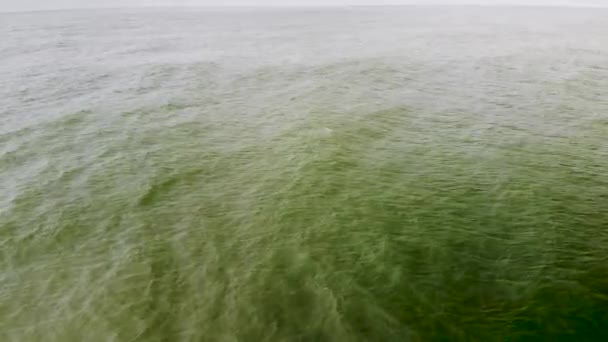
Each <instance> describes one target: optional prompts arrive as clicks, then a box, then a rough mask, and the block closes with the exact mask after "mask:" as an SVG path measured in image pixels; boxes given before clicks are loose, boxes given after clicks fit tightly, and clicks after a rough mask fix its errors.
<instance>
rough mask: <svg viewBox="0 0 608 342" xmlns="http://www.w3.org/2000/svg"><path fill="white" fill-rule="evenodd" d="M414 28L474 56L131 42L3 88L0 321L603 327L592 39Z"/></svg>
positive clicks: (580, 337)
mask: <svg viewBox="0 0 608 342" xmlns="http://www.w3.org/2000/svg"><path fill="white" fill-rule="evenodd" d="M425 13H426V12H425ZM585 13H586V15H589V16H593V14H590V13H587V12H585ZM79 15H84V14H79ZM107 15H110V14H107ZM114 15H116V14H112V16H114ZM130 15H132V14H130ZM148 15H151V14H148ZM158 15H161V14H158ZM180 15H181V16H185V14H183V13H181V14H179V13H178V14H173V17H171V16H170V17H168V18H172V20H177V19H175V18H178V19H179V20H184V19H183V18H182V17H180ZM192 15H195V14H192ZM196 15H202V14H200V13H199V14H196ZM225 15H226V16H230V15H236V14H225ZM290 15H293V16H295V17H297V18H299V16H304V18H307V17H306V15H311V14H290ZM332 15H334V16H337V17H338V19H339V18H342V17H340V15H339V14H335V13H334V14H332ZM354 15H355V14H348V15H346V17H347V18H351V17H350V16H354ZM357 15H358V16H362V17H363V18H368V19H369V15H371V14H365V13H359V14H357ZM375 15H378V16H380V18H382V20H381V21H382V22H385V20H386V19H387V18H388V19H390V18H393V19H395V18H394V14H391V13H385V12H381V14H378V13H376V14H375ZM528 15H529V16H532V17H534V16H536V15H538V13H533V14H529V13H528ZM140 16H141V18H147V17H146V16H145V14H140ZM579 16H582V18H587V17H586V16H583V15H582V14H579ZM127 17H128V16H127ZM271 17H272V18H275V17H274V14H273V16H271ZM330 17H331V16H330ZM75 18H77V19H78V20H81V19H79V18H80V17H79V16H76V17H75ZM129 18H130V17H129ZM136 18H140V17H137V16H136ZM188 18H190V17H188ZM355 18H358V17H355ZM374 18H375V17H374ZM458 18H459V16H458V15H456V19H455V18H452V19H451V20H455V23H454V24H453V25H454V27H458V25H457V24H458V23H460V21H459V20H461V19H458ZM568 18H570V17H568ZM577 18H578V19H580V18H579V17H576V16H574V19H572V20H573V21H574V22H575V23H576V25H578V24H580V22H579V21H576V20H575V19H577ZM156 19H158V18H156ZM156 19H155V20H156ZM338 19H336V20H338ZM578 19H577V20H578ZM74 20H75V19H74ZM82 20H84V19H82ZM141 20H143V19H141ZM273 20H279V19H276V18H275V19H273ZM286 20H287V19H286ZM323 20H325V19H323ZM333 20H334V19H332V22H333ZM339 20H346V19H344V18H342V19H339ZM339 20H338V22H340V21H339ZM349 20H350V19H349ZM378 20H379V19H378ZM395 20H397V19H395ZM556 20H557V19H556ZM580 20H581V21H584V20H582V19H580ZM84 21H86V20H84ZM397 21H398V20H397ZM349 22H350V21H349ZM372 22H373V23H375V24H378V25H380V24H379V22H377V21H372ZM584 22H588V21H584ZM79 23H80V22H79ZM273 23H274V22H273ZM556 23H562V21H559V20H557V21H556ZM165 24H166V23H165ZM274 24H276V23H274ZM274 24H273V25H274ZM73 25H75V27H77V28H78V27H81V26H80V25H84V26H83V27H88V26H87V25H92V24H88V23H87V24H86V25H85V24H82V23H80V24H73ZM116 25H118V24H116ZM141 25H143V24H141ZM201 25H203V24H201ZM205 25H208V24H204V25H203V26H201V27H202V28H200V30H202V29H203V28H206V27H207V26H205ZM259 25H262V24H259ZM328 25H329V24H328ZM352 25H354V24H352ZM385 25H388V24H385ZM417 25H418V24H417ZM419 25H422V26H425V25H430V24H426V23H425V24H419ZM514 25H515V24H514ZM517 25H518V24H517ZM572 25H574V24H572ZM254 26H255V25H254ZM557 26H558V25H557V24H556V27H557ZM68 27H70V26H68ZM118 27H120V26H118ZM144 27H147V26H145V25H144ZM255 27H257V26H255ZM304 27H308V26H306V25H304V26H302V27H300V26H297V27H296V28H292V29H290V30H295V31H294V32H295V33H293V34H294V35H296V36H297V35H299V34H303V35H304V34H305V33H302V32H308V31H305V30H304ZM425 27H426V26H425ZM577 27H578V26H577ZM63 29H64V30H65V28H63ZM224 29H225V28H224V27H220V28H217V30H219V31H222V32H223V30H224ZM351 29H354V30H355V31H356V32H359V31H357V30H358V29H360V28H358V26H356V27H355V28H352V27H349V30H351ZM386 29H387V28H386V27H383V30H386ZM545 29H546V30H548V31H549V32H553V31H551V30H553V29H555V28H554V27H553V26H551V30H549V29H547V28H545ZM68 30H71V29H68ZM105 30H106V29H105V28H104V30H102V31H100V32H106V31H105ZM115 30H118V29H115ZM125 30H127V29H125ZM129 30H131V28H129ZM181 30H184V31H187V28H186V26H182V27H181ZM317 30H319V32H321V33H324V32H326V31H328V30H329V29H328V27H326V26H320V28H317ZM471 30H472V31H475V32H478V30H479V28H478V27H477V26H473V27H472V28H471ZM555 30H557V29H555ZM70 32H71V31H70ZM197 32H198V31H197ZM201 32H202V31H201ZM271 32H274V31H271ZM287 32H290V33H291V32H292V31H287ZM332 32H333V31H332ZM405 32H410V29H409V28H407V29H404V32H401V33H400V34H401V35H407V34H406V33H405ZM359 33H360V34H363V33H362V31H361V32H359ZM104 34H105V33H104ZM241 34H244V33H238V34H237V37H238V35H241ZM255 34H256V35H258V34H259V32H257V31H256V33H255ZM336 34H337V33H336ZM374 34H378V35H381V36H382V37H385V35H384V34H381V32H378V33H374ZM425 34H426V35H429V37H434V38H433V39H435V40H436V41H439V42H441V43H443V44H446V45H445V47H446V49H449V48H453V49H456V50H458V49H460V48H463V49H464V48H467V47H475V48H476V49H478V50H475V51H473V52H471V55H473V56H475V59H474V60H473V61H471V60H470V56H461V57H454V58H456V59H455V60H451V61H450V62H449V63H448V64H447V65H446V64H445V63H447V62H445V61H444V60H442V59H441V58H440V57H438V59H437V60H429V61H426V62H421V60H424V59H425V58H426V57H424V56H427V55H426V53H429V54H430V53H431V51H427V50H422V52H421V54H422V55H423V57H422V59H421V60H418V59H417V58H420V57H415V56H413V57H409V59H408V58H406V56H410V54H409V52H403V51H402V52H401V53H402V56H397V57H383V58H379V57H373V58H372V57H368V56H367V57H366V56H360V55H357V56H359V57H358V58H356V59H355V60H354V61H353V60H352V59H351V60H344V59H340V58H343V57H339V59H340V61H339V62H336V61H327V60H324V59H323V58H333V57H317V58H318V59H317V60H315V62H314V63H312V64H306V63H305V62H302V63H303V64H298V65H297V66H293V65H289V66H285V65H276V66H260V65H254V66H251V65H248V66H247V67H243V68H242V69H239V70H241V72H242V73H241V74H238V75H236V74H235V73H233V70H232V69H230V67H229V66H227V65H228V64H230V63H228V62H226V65H223V64H222V66H221V67H219V69H218V67H217V65H213V64H208V63H202V62H196V63H193V62H191V61H187V62H184V61H181V62H179V63H177V62H176V63H175V64H167V63H166V62H163V63H161V62H158V61H154V62H151V64H141V65H140V64H128V63H139V62H136V61H140V60H142V59H144V58H152V57H151V56H154V57H155V58H160V57H158V56H159V54H161V55H162V53H161V52H158V51H157V50H152V52H147V53H142V55H141V56H137V57H136V58H135V57H134V58H133V59H132V60H129V61H121V63H116V64H111V63H110V62H106V64H103V68H106V69H107V70H113V72H115V74H114V73H112V72H109V75H110V76H104V77H101V76H100V77H101V78H95V77H93V76H91V75H89V74H86V73H85V74H83V73H74V74H73V76H70V77H73V79H72V81H73V82H76V80H77V81H78V82H80V83H78V84H79V85H80V87H81V88H78V89H81V90H80V91H82V93H78V92H77V93H76V95H74V97H73V98H72V97H66V98H65V99H64V98H61V97H60V98H59V100H57V101H60V102H48V103H47V102H44V101H46V100H42V99H41V98H38V99H35V100H32V101H29V102H28V101H25V100H24V97H26V96H30V95H27V94H25V95H23V94H21V95H18V94H16V95H14V97H12V98H9V99H14V101H13V102H6V103H7V107H6V108H8V109H7V110H6V112H4V113H5V118H6V119H5V120H4V121H3V126H2V128H3V129H2V136H1V137H0V144H2V156H1V159H0V171H2V183H1V184H2V186H3V191H2V193H3V194H2V196H3V197H2V198H1V200H2V202H1V203H2V211H1V212H0V225H1V227H2V228H1V230H0V246H1V253H0V266H1V267H2V268H1V269H2V271H1V272H0V340H2V341H604V340H607V339H608V263H607V258H608V230H607V228H608V207H607V205H608V177H607V174H606V170H608V158H607V156H608V145H607V144H606V141H607V140H606V138H607V137H608V120H607V119H606V116H605V115H606V113H607V112H606V109H608V107H607V105H608V103H607V102H606V100H605V98H603V97H602V96H601V91H602V89H605V86H606V82H605V80H606V79H605V78H602V75H606V73H605V72H606V69H602V68H600V67H598V66H597V65H600V64H597V63H599V62H596V61H597V60H599V59H600V57H601V56H605V55H604V54H603V53H604V52H606V51H605V49H604V50H598V51H599V52H597V53H594V52H589V50H582V48H581V50H577V52H576V54H574V52H572V54H570V55H568V54H565V55H560V54H559V53H557V52H560V51H561V52H564V50H562V49H563V47H562V45H560V44H562V43H563V44H575V43H574V42H575V41H577V39H579V37H578V36H577V35H576V34H574V33H573V34H572V36H565V37H562V39H565V43H564V41H563V40H556V42H557V43H555V46H553V45H551V46H545V47H543V48H542V49H541V50H529V48H530V47H529V46H531V45H532V44H533V42H532V41H534V39H533V38H534V37H536V36H531V38H529V39H530V45H526V44H527V43H526V42H524V43H522V44H524V47H525V48H522V47H521V46H519V45H516V46H515V47H514V45H505V47H503V48H502V49H505V50H508V51H511V50H514V51H517V54H515V55H511V56H510V57H508V58H507V57H504V56H503V55H502V54H501V53H497V52H487V50H486V49H484V48H481V47H479V46H478V45H476V44H481V43H480V41H473V42H471V41H467V40H464V41H460V42H453V31H452V28H451V26H450V28H449V29H446V31H445V32H444V31H442V30H441V29H438V31H433V32H432V33H425ZM337 35H338V36H339V34H337ZM287 36H288V37H289V35H287ZM94 37H96V38H95V39H98V40H99V42H105V40H104V39H105V38H104V37H106V36H104V35H102V34H101V33H99V36H97V35H94ZM288 37H287V38H288ZM340 37H341V38H339V39H338V38H336V39H338V40H337V41H338V42H339V43H340V44H343V45H344V46H351V47H352V44H354V43H353V42H352V41H350V40H349V39H350V38H348V37H350V36H347V38H344V36H340ZM364 37H365V36H364ZM497 37H498V38H497V39H499V40H500V41H501V42H503V43H504V42H510V43H512V44H516V43H513V42H512V40H511V36H509V35H507V36H501V35H499V36H497ZM524 37H525V36H524ZM85 38H86V39H89V36H85ZM102 38H103V39H102ZM283 38H284V39H287V38H285V37H283ZM283 38H281V39H283ZM83 39H84V38H83ZM142 39H143V38H142ZM150 39H151V38H150ZM189 39H193V38H189ZM266 39H269V40H270V41H266ZM318 39H319V38H318V37H317V38H312V41H307V44H309V45H310V44H312V45H310V49H311V51H315V50H314V48H315V47H317V45H314V44H315V42H318ZM340 39H346V41H343V40H340ZM386 39H388V38H386ZM444 39H445V40H444ZM478 39H485V38H478ZM569 39H571V40H569ZM598 39H599V38H598ZM287 40H288V39H287ZM287 40H286V41H282V40H281V43H280V44H279V46H280V48H287V49H288V50H289V45H288V44H289V43H288V42H287ZM448 41H449V42H451V43H447V42H448ZM127 42H128V41H127ZM260 42H261V43H260V44H266V43H268V44H270V45H276V44H277V42H276V37H274V36H270V37H267V38H260ZM585 42H587V41H583V40H581V42H579V44H582V45H584V44H587V43H585ZM82 44H84V43H82ZM116 44H118V43H116ZM125 44H126V43H125ZM167 44H168V43H167ZM215 44H220V43H217V42H216V43H215ZM222 44H227V43H222ZM281 44H282V45H281ZM297 44H303V43H302V42H299V43H297ZM409 44H414V45H416V44H420V47H422V46H426V45H425V44H426V43H425V42H424V41H417V42H413V43H409ZM450 44H455V46H454V45H450ZM588 44H592V43H588ZM270 45H268V46H270ZM549 45H550V44H549ZM87 46H88V45H87ZM118 46H119V47H120V46H122V45H118ZM218 46H221V49H224V50H226V51H232V50H230V47H227V45H221V44H220V45H218ZM383 46H389V44H384V45H383ZM585 46H587V45H585ZM91 48H93V47H91ZM174 48H175V47H173V46H172V47H171V49H174ZM115 49H116V50H117V51H120V50H119V49H118V47H115ZM183 49H186V47H183ZM218 49H220V47H218ZM239 49H240V47H239ZM543 49H544V50H543ZM172 51H173V50H172ZM201 51H207V50H201ZM331 51H333V50H331ZM408 51H409V50H408ZM500 51H502V50H500ZM530 51H535V52H534V53H532V52H530ZM556 51H557V52H556ZM334 52H335V51H334ZM385 52H386V51H385ZM54 53H59V52H54ZM70 53H72V52H70ZM117 53H118V52H117ZM336 53H337V52H336ZM494 53H496V54H497V55H493V54H494ZM535 53H536V54H542V56H544V57H543V58H539V57H538V56H537V55H535ZM486 54H488V55H486ZM385 55H386V56H388V55H390V54H389V53H388V52H386V53H385ZM499 55H500V56H499ZM162 56H164V57H163V58H167V60H173V59H175V58H176V57H175V56H174V55H172V54H171V55H162ZM571 56H575V57H571ZM598 56H600V57H598ZM74 58H76V57H74ZM78 58H89V57H82V56H80V57H78ZM113 58H116V59H118V57H113ZM197 58H199V57H197ZM200 58H202V57H200ZM231 58H233V59H230V58H229V61H230V62H231V63H237V61H239V60H240V59H239V58H241V56H240V55H238V54H237V53H235V55H234V56H233V57H231ZM75 60H77V61H79V63H80V64H78V65H79V67H81V68H84V65H86V66H88V67H87V68H84V69H82V70H88V71H89V72H92V73H93V74H94V72H93V71H92V70H96V69H93V66H92V65H96V64H92V62H91V61H90V60H88V59H84V60H80V59H75ZM252 60H253V59H252ZM507 60H508V61H509V63H504V62H505V61H507ZM412 61H414V62H412ZM416 61H418V62H416ZM123 63H127V64H128V65H131V68H132V69H133V70H136V71H133V72H136V73H135V74H132V73H129V71H127V70H125V69H124V66H123ZM217 63H220V62H217ZM252 63H254V62H252ZM315 63H316V64H315ZM416 63H418V64H416ZM522 65H523V67H521V68H523V69H514V67H513V66H518V68H519V66H522ZM96 67H100V66H99V65H96ZM49 68H50V66H49ZM49 70H50V69H49ZM78 70H80V69H78ZM104 70H105V69H104ZM243 70H246V71H243ZM119 71H120V72H119ZM49 72H51V71H49ZM57 72H58V73H66V72H67V71H65V69H58V71H57ZM95 72H97V71H95ZM137 73H141V74H142V75H144V74H145V75H147V76H146V77H148V78H141V79H140V80H139V81H137V82H139V83H137V82H135V84H139V88H136V89H134V88H132V87H133V86H132V83H129V82H127V81H128V80H130V79H132V78H135V79H136V78H137V77H136V76H137V75H139V74H137ZM463 74H464V75H467V77H464V78H462V77H461V76H462V75H463ZM530 74H533V75H534V77H533V78H532V79H533V81H530V78H529V75H530ZM83 75H84V76H83ZM95 75H96V74H95ZM564 75H566V76H564ZM30 77H37V76H30ZM78 77H81V78H83V77H84V78H86V79H87V80H88V77H93V78H92V80H94V81H95V82H99V84H100V85H99V87H98V88H97V87H92V88H87V87H88V86H87V84H88V83H85V82H84V80H83V79H80V78H78ZM121 77H123V78H124V79H123V78H121ZM108 78H109V79H112V80H114V79H115V80H116V81H112V83H111V86H110V85H109V84H107V83H104V82H106V81H104V80H106V79H108ZM54 80H55V79H52V78H51V79H49V80H46V79H45V80H38V81H39V82H43V81H44V82H51V83H52V82H55V81H56V80H55V81H54ZM91 82H93V81H91ZM530 82H532V83H530ZM44 84H46V83H44ZM48 84H50V83H48ZM31 87H33V88H31V89H30V90H32V91H33V90H36V89H37V88H35V86H34V85H31ZM75 87H76V86H75ZM602 87H604V88H602ZM64 88H65V89H67V90H66V92H68V93H70V92H72V91H75V90H73V89H72V88H70V87H69V86H68V84H67V83H66V84H61V85H60V86H59V89H64ZM108 88H111V89H114V92H104V91H105V90H104V89H108ZM43 89H45V90H44V91H48V92H51V93H49V94H46V93H43V94H46V95H49V96H51V95H52V96H53V99H56V98H57V96H60V94H63V93H54V91H58V90H56V89H54V88H49V87H46V86H44V87H43V86H41V88H40V91H41V92H42V91H43ZM30 90H23V91H21V92H22V93H27V92H28V91H30ZM133 94H137V96H135V95H133ZM19 96H24V97H19ZM31 96H37V95H31ZM40 96H42V95H40ZM61 96H63V95H61ZM65 96H68V95H65ZM70 96H71V95H70ZM33 98H34V97H33ZM70 99H75V100H70ZM49 101H50V100H49ZM53 101H55V100H53ZM61 101H62V102H61ZM69 101H72V102H69ZM32 103H34V104H32ZM25 112H28V113H34V114H35V115H34V114H32V115H33V116H19V115H17V114H19V113H25ZM11 115H13V116H11Z"/></svg>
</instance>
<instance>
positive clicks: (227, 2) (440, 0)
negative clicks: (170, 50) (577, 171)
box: [0, 0, 608, 11]
mask: <svg viewBox="0 0 608 342" xmlns="http://www.w3.org/2000/svg"><path fill="white" fill-rule="evenodd" d="M402 4H403V5H406V4H418V5H421V4H422V5H424V4H448V5H457V4H468V5H555V6H602V7H608V0H0V11H24V10H25V11H28V10H47V9H65V8H100V7H101V8H102V7H138V6H344V5H402Z"/></svg>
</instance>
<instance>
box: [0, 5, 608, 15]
mask: <svg viewBox="0 0 608 342" xmlns="http://www.w3.org/2000/svg"><path fill="white" fill-rule="evenodd" d="M381 7H481V8H492V7H499V8H505V7H511V8H520V7H521V8H570V9H591V8H593V9H608V4H607V5H599V4H598V5H595V4H557V5H553V4H545V5H541V4H382V5H373V4H371V5H289V4H288V5H255V6H243V5H205V6H202V5H201V6H197V5H181V6H179V5H178V6H175V5H148V6H124V7H115V6H109V7H104V6H92V7H65V8H43V9H15V10H0V13H1V14H18V13H38V12H61V11H95V10H146V9H148V10H150V9H154V10H157V9H209V10H215V9H315V8H316V9H337V8H340V9H343V8H381Z"/></svg>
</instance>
